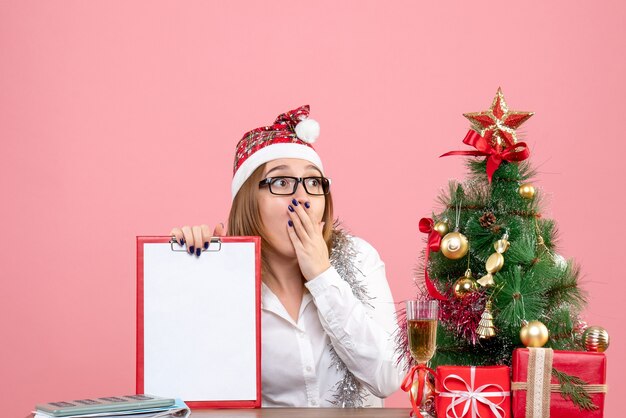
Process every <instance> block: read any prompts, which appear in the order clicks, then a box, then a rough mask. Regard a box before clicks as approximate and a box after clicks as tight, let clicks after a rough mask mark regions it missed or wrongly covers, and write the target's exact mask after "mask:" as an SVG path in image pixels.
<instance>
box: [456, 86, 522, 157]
mask: <svg viewBox="0 0 626 418" xmlns="http://www.w3.org/2000/svg"><path fill="white" fill-rule="evenodd" d="M533 114H534V113H533V112H518V111H513V110H509V107H508V106H507V104H506V101H505V100H504V95H503V94H502V89H501V88H500V87H498V92H497V93H496V97H495V98H494V99H493V103H492V104H491V108H489V110H485V111H484V112H476V113H464V114H463V116H465V117H466V118H467V119H469V121H470V122H471V123H472V129H474V130H475V131H476V132H478V133H479V134H480V136H482V137H484V138H485V139H487V137H486V136H485V135H489V136H490V137H491V145H492V146H494V147H497V148H500V149H501V148H508V147H511V146H513V145H515V144H516V143H517V135H516V133H515V130H516V129H517V128H518V127H519V126H520V125H521V124H522V123H524V122H526V121H527V120H528V119H529V118H530V117H531V116H532V115H533Z"/></svg>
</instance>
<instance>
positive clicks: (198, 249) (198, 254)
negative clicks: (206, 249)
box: [196, 248, 202, 257]
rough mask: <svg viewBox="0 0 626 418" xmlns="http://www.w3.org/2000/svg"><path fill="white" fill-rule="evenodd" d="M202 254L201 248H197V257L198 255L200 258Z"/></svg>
mask: <svg viewBox="0 0 626 418" xmlns="http://www.w3.org/2000/svg"><path fill="white" fill-rule="evenodd" d="M201 252H202V250H201V249H200V248H197V249H196V255H197V256H198V257H200V253H201Z"/></svg>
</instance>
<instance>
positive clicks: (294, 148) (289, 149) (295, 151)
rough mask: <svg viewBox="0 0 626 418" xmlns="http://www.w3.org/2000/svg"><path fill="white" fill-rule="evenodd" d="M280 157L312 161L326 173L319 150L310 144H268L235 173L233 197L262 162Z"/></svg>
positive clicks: (232, 187)
mask: <svg viewBox="0 0 626 418" xmlns="http://www.w3.org/2000/svg"><path fill="white" fill-rule="evenodd" d="M279 158H299V159H301V160H307V161H310V162H311V163H312V164H313V165H315V166H316V167H317V168H319V169H320V171H321V172H322V174H324V167H322V160H321V159H320V157H319V155H317V152H315V150H314V149H313V148H311V147H309V146H306V145H302V144H297V143H280V144H273V145H268V146H267V147H265V148H261V149H260V150H258V151H256V152H255V153H254V154H252V155H251V156H250V157H248V159H247V160H246V161H244V162H243V164H241V166H240V167H239V169H238V170H237V172H236V173H235V175H234V176H233V182H232V185H231V192H232V198H233V199H235V196H237V192H238V191H239V189H240V188H241V186H242V185H243V184H244V183H245V182H246V180H247V179H248V178H249V177H250V176H251V175H252V173H253V172H254V170H256V169H257V168H258V167H260V166H261V165H262V164H264V163H267V162H269V161H272V160H276V159H279Z"/></svg>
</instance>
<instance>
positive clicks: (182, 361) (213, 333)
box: [137, 237, 260, 406]
mask: <svg viewBox="0 0 626 418" xmlns="http://www.w3.org/2000/svg"><path fill="white" fill-rule="evenodd" d="M141 238H147V239H146V240H141ZM246 238H250V239H249V240H246ZM142 241H143V242H142ZM146 241H150V237H138V255H139V253H140V252H142V253H143V254H142V256H140V258H141V259H140V258H138V264H139V263H142V270H143V271H141V268H140V266H139V265H138V276H139V273H142V276H143V277H142V278H141V279H140V278H139V277H138V279H139V280H142V281H143V283H140V285H139V287H138V289H139V288H143V289H142V293H143V295H142V296H143V299H142V300H139V298H141V295H138V301H139V302H141V303H140V304H139V305H138V318H141V317H142V320H138V338H139V339H141V340H142V341H141V344H138V353H137V354H138V381H139V380H141V379H142V383H143V388H142V390H143V392H144V393H150V394H153V395H157V396H169V397H177V398H181V399H183V400H185V401H186V402H198V403H200V405H201V404H202V403H204V402H227V403H230V402H235V403H237V402H241V401H254V402H260V399H258V397H259V396H258V394H259V393H260V390H259V387H258V386H259V385H260V379H259V376H260V351H259V350H260V348H259V347H260V344H259V342H258V336H259V335H260V334H259V330H258V327H259V325H260V321H259V315H260V306H259V297H258V293H259V285H260V277H259V274H258V273H259V271H260V270H259V268H258V265H257V264H258V263H259V261H260V259H259V257H258V255H259V248H258V246H259V241H258V238H256V237H237V238H222V239H221V242H220V244H221V247H220V248H219V250H218V251H213V250H212V249H213V247H210V248H209V250H208V251H204V252H203V253H202V255H201V256H200V257H196V256H192V255H189V254H187V253H186V252H185V251H175V250H173V249H179V250H180V249H182V248H183V247H180V246H179V245H178V244H173V245H172V244H170V243H169V242H146ZM168 241H169V240H168ZM211 245H212V246H213V245H214V244H211ZM140 247H142V248H140ZM139 308H142V310H143V312H139ZM140 349H142V350H143V353H140V352H139V350H140ZM140 363H142V364H140ZM140 369H141V370H140ZM140 374H142V376H140ZM138 387H139V385H138ZM235 405H236V404H235ZM214 406H215V404H214ZM218 406H219V405H218Z"/></svg>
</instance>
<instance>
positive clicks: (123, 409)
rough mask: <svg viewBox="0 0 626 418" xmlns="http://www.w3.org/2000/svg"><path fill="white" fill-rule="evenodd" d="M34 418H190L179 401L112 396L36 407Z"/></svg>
mask: <svg viewBox="0 0 626 418" xmlns="http://www.w3.org/2000/svg"><path fill="white" fill-rule="evenodd" d="M35 408H36V409H35V411H34V414H35V416H34V418H91V417H94V418H96V417H97V418H109V417H110V418H187V417H188V416H189V414H190V413H191V412H190V410H189V408H188V407H187V405H185V403H184V402H183V401H181V400H180V399H171V398H162V397H159V396H152V395H126V396H109V397H106V398H93V399H79V400H72V401H59V402H50V403H46V404H41V405H37V406H36V407H35Z"/></svg>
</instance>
